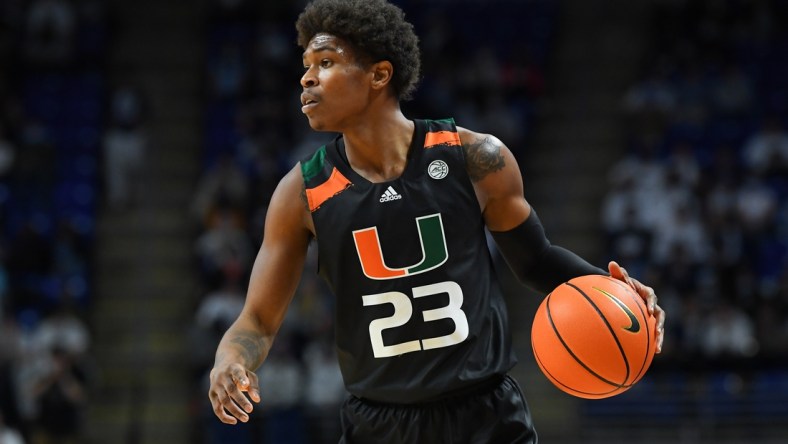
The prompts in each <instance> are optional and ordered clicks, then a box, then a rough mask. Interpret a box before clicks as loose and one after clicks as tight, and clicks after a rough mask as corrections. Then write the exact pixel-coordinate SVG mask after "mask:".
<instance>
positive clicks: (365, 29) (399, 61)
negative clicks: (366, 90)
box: [296, 0, 421, 100]
mask: <svg viewBox="0 0 788 444" xmlns="http://www.w3.org/2000/svg"><path fill="white" fill-rule="evenodd" d="M296 29H297V30H298V44H299V45H300V46H301V47H302V48H304V49H306V47H307V45H308V44H309V41H310V40H312V37H314V36H315V35H317V34H319V33H327V34H331V35H333V36H336V37H339V38H341V39H343V40H345V41H347V42H348V43H349V44H350V45H351V46H352V48H353V49H354V50H355V52H356V54H357V58H358V59H359V61H360V62H361V63H367V62H371V63H375V62H379V61H381V60H388V61H389V62H391V64H392V65H393V66H394V74H393V78H392V79H391V84H392V86H393V88H394V92H395V94H396V95H397V97H398V98H399V99H400V100H409V99H410V98H411V97H412V95H413V92H414V91H415V90H416V83H418V79H419V72H420V69H421V54H420V51H419V38H418V37H417V36H416V33H415V32H414V31H413V25H411V24H410V23H409V22H407V21H406V20H405V13H404V12H403V11H402V10H401V9H400V8H398V7H397V6H395V5H392V4H391V3H389V2H387V1H386V0H315V1H313V2H311V3H310V4H309V5H307V7H306V8H305V9H304V12H302V13H301V15H300V16H299V17H298V20H297V21H296Z"/></svg>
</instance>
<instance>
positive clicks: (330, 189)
mask: <svg viewBox="0 0 788 444" xmlns="http://www.w3.org/2000/svg"><path fill="white" fill-rule="evenodd" d="M350 185H352V183H351V182H350V181H349V180H348V179H347V178H346V177H345V176H343V175H342V173H340V172H339V170H338V169H336V167H335V168H334V169H333V170H332V171H331V176H329V178H328V180H326V181H325V182H323V183H321V184H320V185H318V186H316V187H314V188H309V189H308V190H306V198H307V201H308V202H309V211H315V210H317V209H318V208H320V205H323V204H324V203H325V202H326V201H327V200H328V199H331V198H332V197H334V196H336V195H337V194H339V193H341V192H342V191H345V189H347V188H348V187H349V186H350Z"/></svg>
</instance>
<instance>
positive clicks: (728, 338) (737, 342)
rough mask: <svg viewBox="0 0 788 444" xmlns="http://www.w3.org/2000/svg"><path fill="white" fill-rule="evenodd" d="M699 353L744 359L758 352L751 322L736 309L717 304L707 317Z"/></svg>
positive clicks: (716, 356)
mask: <svg viewBox="0 0 788 444" xmlns="http://www.w3.org/2000/svg"><path fill="white" fill-rule="evenodd" d="M703 331H704V333H703V336H702V338H701V339H702V342H701V346H702V352H703V354H704V355H705V356H707V357H711V358H721V359H725V358H727V359H730V358H746V357H752V356H754V355H755V353H757V351H758V342H757V340H756V338H755V326H754V324H753V321H752V320H751V319H750V318H749V317H748V316H747V314H746V313H745V312H744V311H743V310H741V309H740V308H739V307H736V306H734V305H732V304H731V303H729V302H727V301H719V302H718V303H717V304H715V305H714V306H713V307H712V310H711V312H710V313H709V315H708V318H707V321H706V323H705V327H704V330H703Z"/></svg>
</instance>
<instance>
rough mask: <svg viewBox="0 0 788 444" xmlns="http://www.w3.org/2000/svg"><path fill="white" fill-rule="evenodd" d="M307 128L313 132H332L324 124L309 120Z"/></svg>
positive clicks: (319, 121)
mask: <svg viewBox="0 0 788 444" xmlns="http://www.w3.org/2000/svg"><path fill="white" fill-rule="evenodd" d="M309 126H310V127H312V129H313V130H315V131H334V130H333V129H331V128H330V127H329V126H328V125H327V124H326V123H325V122H323V121H321V120H317V119H312V118H309Z"/></svg>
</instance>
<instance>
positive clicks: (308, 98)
mask: <svg viewBox="0 0 788 444" xmlns="http://www.w3.org/2000/svg"><path fill="white" fill-rule="evenodd" d="M317 104H318V100H317V97H315V96H313V95H311V94H306V93H304V94H301V112H306V111H307V110H309V109H311V108H314V107H315V106H316V105H317Z"/></svg>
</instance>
